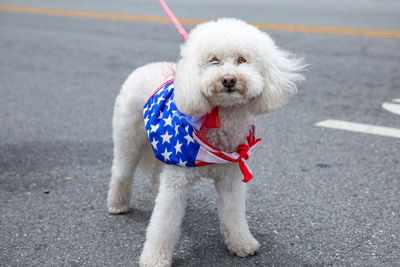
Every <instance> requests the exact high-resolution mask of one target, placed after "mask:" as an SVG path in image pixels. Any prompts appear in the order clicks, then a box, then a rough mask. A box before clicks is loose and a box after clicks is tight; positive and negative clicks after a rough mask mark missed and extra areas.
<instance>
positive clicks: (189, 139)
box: [184, 134, 194, 145]
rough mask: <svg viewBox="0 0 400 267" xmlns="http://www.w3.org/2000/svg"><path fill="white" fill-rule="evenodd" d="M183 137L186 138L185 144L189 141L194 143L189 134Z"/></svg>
mask: <svg viewBox="0 0 400 267" xmlns="http://www.w3.org/2000/svg"><path fill="white" fill-rule="evenodd" d="M184 138H185V139H186V140H187V144H186V145H189V144H190V143H194V141H193V138H192V137H190V135H189V134H187V135H185V137H184Z"/></svg>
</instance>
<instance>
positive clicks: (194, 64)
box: [175, 43, 211, 116]
mask: <svg viewBox="0 0 400 267" xmlns="http://www.w3.org/2000/svg"><path fill="white" fill-rule="evenodd" d="M188 45H190V44H189V43H185V44H184V45H182V47H181V55H180V59H179V60H178V63H177V66H176V72H175V104H176V106H177V108H178V109H179V111H180V112H182V113H184V114H186V115H190V116H201V115H204V114H206V113H207V112H209V111H210V110H211V107H210V104H209V103H208V101H207V100H206V98H205V97H204V95H203V93H202V91H201V88H200V86H201V84H203V83H201V82H200V80H199V79H200V78H199V75H200V67H199V63H198V59H197V58H196V57H195V53H190V51H187V50H189V49H190V48H188V47H187V46H188Z"/></svg>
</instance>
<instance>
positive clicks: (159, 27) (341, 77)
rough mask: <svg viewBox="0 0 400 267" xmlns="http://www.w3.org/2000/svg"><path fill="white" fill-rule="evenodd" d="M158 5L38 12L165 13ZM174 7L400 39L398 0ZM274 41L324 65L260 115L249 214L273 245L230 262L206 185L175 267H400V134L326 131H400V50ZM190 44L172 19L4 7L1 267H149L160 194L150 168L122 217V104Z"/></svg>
mask: <svg viewBox="0 0 400 267" xmlns="http://www.w3.org/2000/svg"><path fill="white" fill-rule="evenodd" d="M154 2H155V3H151V2H150V1H141V2H139V1H127V0H125V1H124V0H118V1H113V5H112V6H110V4H108V3H109V1H105V0H101V1H100V0H99V1H93V0H86V1H45V0H38V1H35V3H34V4H35V6H39V7H50V8H65V9H74V10H89V11H101V12H115V13H118V12H120V13H121V12H123V13H133V14H147V15H159V16H161V15H163V13H162V10H161V8H160V7H159V6H158V4H157V3H156V1H154ZM170 2H171V8H173V9H174V10H175V11H176V13H177V15H179V16H183V17H195V18H217V17H220V16H233V17H239V18H242V19H246V20H250V21H258V22H275V23H292V24H298V23H300V24H309V25H330V26H346V27H362V28H386V29H395V30H398V29H400V21H399V20H398V14H399V12H400V3H398V1H379V2H378V1H361V0H359V1H352V2H351V3H348V1H339V2H338V1H324V2H323V3H322V2H321V1H307V4H304V3H300V1H269V2H266V3H264V4H258V3H257V1H255V0H252V1H249V2H248V5H246V6H245V7H243V6H241V5H242V4H241V3H243V1H229V2H228V1H220V2H219V4H215V3H214V2H215V1H201V2H200V1H196V2H195V1H183V0H182V1H174V2H173V1H170ZM246 3H247V2H246ZM1 4H13V5H16V4H18V5H26V6H32V5H33V3H32V2H31V1H27V0H18V1H17V0H16V1H10V0H2V2H1ZM187 28H189V27H187ZM271 36H272V37H273V38H274V39H275V40H276V42H277V43H278V45H280V46H281V47H284V48H285V49H288V50H290V51H294V52H296V53H297V54H299V55H302V56H305V58H306V61H307V63H309V64H310V66H309V68H308V72H307V73H306V77H307V81H306V82H305V83H304V84H303V85H302V86H301V87H300V88H299V92H298V94H297V95H295V96H294V97H292V99H291V101H290V103H289V104H288V105H287V106H285V107H284V108H282V109H280V110H278V111H276V112H274V113H272V114H270V115H267V116H264V117H260V118H259V119H258V121H257V123H258V135H259V136H260V137H262V138H263V142H262V145H261V147H260V148H259V149H258V151H257V152H256V154H255V155H254V158H253V159H252V161H251V162H250V164H251V166H252V170H253V172H254V173H255V178H254V179H253V180H252V181H251V182H250V183H249V184H248V201H247V210H248V213H247V214H248V220H249V224H250V228H251V230H252V233H253V234H254V236H255V237H256V238H257V239H258V240H259V241H260V243H261V244H262V248H261V251H260V252H259V253H258V254H257V255H256V256H253V257H250V258H246V259H241V258H238V257H235V256H233V255H230V253H229V252H228V250H227V249H226V247H225V245H224V244H223V240H222V236H221V233H220V230H219V227H218V220H217V211H216V203H215V202H216V194H215V191H214V189H213V186H212V182H211V181H210V180H202V181H201V182H200V183H198V184H197V185H196V186H195V188H194V190H193V192H192V195H191V198H190V200H189V205H188V208H187V212H186V216H185V218H184V222H183V227H182V236H181V239H180V242H179V244H178V246H177V248H176V253H175V254H174V266H270V265H360V266H365V265H374V266H377V265H380V266H398V265H400V241H399V240H400V234H399V233H400V162H399V161H400V156H399V155H400V139H399V138H395V137H383V136H379V135H375V134H361V133H356V132H349V131H342V130H335V129H328V128H321V127H317V126H315V123H317V122H320V121H323V120H326V119H337V120H343V121H351V122H358V123H364V124H369V125H379V126H386V127H391V128H397V129H400V116H399V115H396V114H394V113H390V112H387V111H385V110H384V109H382V108H381V104H382V103H383V102H391V101H392V99H398V98H400V40H399V39H382V38H367V37H358V36H339V35H323V34H321V35H318V34H306V33H284V32H271ZM180 43H181V40H180V37H179V35H178V34H177V33H176V32H175V29H174V28H173V27H172V26H171V25H166V24H155V23H134V22H126V21H125V22H124V21H109V20H93V19H85V18H66V17H60V16H41V15H32V14H16V13H7V12H0V234H1V238H0V265H1V266H61V265H66V266H82V265H86V266H116V265H119V266H129V265H136V262H137V260H138V257H139V255H140V251H141V248H142V244H143V242H144V236H145V230H146V226H147V223H148V220H149V217H150V214H151V209H152V207H151V186H150V180H149V179H148V178H149V177H148V176H149V175H147V174H145V173H143V172H141V171H140V172H139V173H138V174H137V175H136V178H135V183H134V195H133V199H132V203H131V205H132V211H131V212H130V213H128V214H126V215H120V216H111V215H108V214H107V211H106V192H107V188H108V182H109V174H110V167H111V160H112V141H111V118H112V108H113V102H114V99H115V97H116V95H117V94H118V91H119V88H120V85H121V84H122V83H123V81H124V80H125V78H126V77H127V75H128V74H129V73H130V72H131V71H132V70H133V69H134V68H136V67H138V66H140V65H143V64H145V63H148V62H152V61H161V60H171V61H174V60H176V58H177V55H178V49H179V44H180Z"/></svg>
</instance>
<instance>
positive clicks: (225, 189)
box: [214, 167, 260, 257]
mask: <svg viewBox="0 0 400 267" xmlns="http://www.w3.org/2000/svg"><path fill="white" fill-rule="evenodd" d="M231 172H234V174H233V175H232V173H226V174H225V175H224V176H222V177H219V178H217V179H215V180H214V185H215V188H216V190H217V192H218V197H219V199H218V216H219V220H220V223H221V231H222V233H223V234H224V237H225V243H226V245H227V246H228V248H229V250H230V251H231V252H232V253H234V254H236V255H238V256H239V257H246V256H249V255H253V254H254V253H256V252H257V251H258V249H259V248H260V243H258V241H257V240H256V239H255V238H254V237H253V236H252V235H251V233H250V230H249V226H248V224H247V220H246V184H245V183H243V182H242V181H241V179H242V178H243V175H242V174H241V172H240V171H238V170H237V169H235V167H233V168H232V169H231Z"/></svg>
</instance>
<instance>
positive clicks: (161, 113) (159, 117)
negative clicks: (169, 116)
mask: <svg viewBox="0 0 400 267" xmlns="http://www.w3.org/2000/svg"><path fill="white" fill-rule="evenodd" d="M163 115H164V113H163V112H162V111H161V112H160V116H158V118H157V119H162V116H163Z"/></svg>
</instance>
